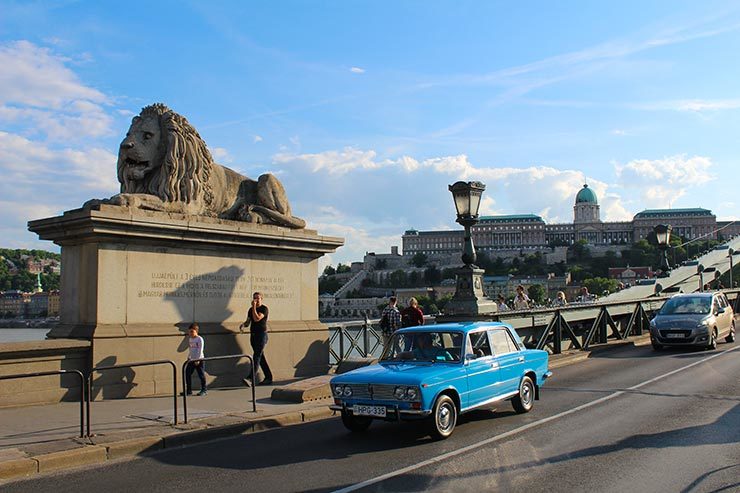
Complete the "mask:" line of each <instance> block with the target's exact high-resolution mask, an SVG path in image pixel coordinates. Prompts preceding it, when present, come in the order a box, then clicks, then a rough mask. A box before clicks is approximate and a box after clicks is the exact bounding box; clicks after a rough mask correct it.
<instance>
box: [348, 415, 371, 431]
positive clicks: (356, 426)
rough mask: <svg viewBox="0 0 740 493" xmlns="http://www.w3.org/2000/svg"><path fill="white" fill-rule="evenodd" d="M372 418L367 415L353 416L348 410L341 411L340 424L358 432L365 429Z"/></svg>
mask: <svg viewBox="0 0 740 493" xmlns="http://www.w3.org/2000/svg"><path fill="white" fill-rule="evenodd" d="M372 422H373V418H368V417H367V416H355V415H353V414H352V413H350V412H347V411H342V424H344V426H345V427H346V428H347V429H348V430H349V431H352V432H355V433H359V432H363V431H367V429H368V428H369V427H370V423H372Z"/></svg>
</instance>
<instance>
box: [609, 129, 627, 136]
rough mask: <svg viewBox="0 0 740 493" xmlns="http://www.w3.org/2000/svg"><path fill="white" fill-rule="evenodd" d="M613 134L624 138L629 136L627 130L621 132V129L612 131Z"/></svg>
mask: <svg viewBox="0 0 740 493" xmlns="http://www.w3.org/2000/svg"><path fill="white" fill-rule="evenodd" d="M611 134H612V135H619V136H624V135H627V132H626V131H625V130H621V129H618V128H616V129H614V130H612V131H611Z"/></svg>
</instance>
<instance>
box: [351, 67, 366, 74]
mask: <svg viewBox="0 0 740 493" xmlns="http://www.w3.org/2000/svg"><path fill="white" fill-rule="evenodd" d="M349 71H350V72H352V73H353V74H364V73H365V69H364V68H360V67H352V68H351V69H349Z"/></svg>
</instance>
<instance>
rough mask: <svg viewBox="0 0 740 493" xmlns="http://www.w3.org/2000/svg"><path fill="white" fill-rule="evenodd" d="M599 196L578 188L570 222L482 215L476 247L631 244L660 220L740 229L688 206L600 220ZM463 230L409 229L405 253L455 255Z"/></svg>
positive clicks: (683, 229) (687, 232)
mask: <svg viewBox="0 0 740 493" xmlns="http://www.w3.org/2000/svg"><path fill="white" fill-rule="evenodd" d="M599 209H600V208H599V202H598V200H597V197H596V194H595V193H594V191H593V190H592V189H591V188H589V186H588V185H583V188H581V189H580V190H579V191H578V193H577V194H576V199H575V204H574V205H573V222H572V223H562V224H557V223H556V224H546V223H545V221H544V220H543V219H542V218H541V217H540V216H537V215H535V214H513V215H502V216H481V217H480V218H479V221H478V223H477V224H476V225H474V226H473V227H472V228H471V235H472V237H473V243H474V244H475V246H476V249H477V250H479V251H483V252H490V251H496V250H540V249H544V248H547V247H549V246H550V245H557V244H561V245H572V244H573V243H575V242H577V241H580V240H585V241H586V242H587V243H589V244H591V245H603V246H608V245H615V244H623V245H624V244H631V243H634V242H637V241H640V240H642V239H645V238H647V236H648V234H649V233H650V232H652V231H653V228H654V227H655V226H657V225H658V224H670V225H671V226H672V227H673V234H674V235H676V236H681V237H683V238H685V239H687V240H693V239H697V238H704V239H717V238H718V235H717V229H718V227H722V228H723V229H722V230H721V232H722V236H723V237H729V236H734V235H736V234H739V233H740V225H739V224H737V223H735V222H734V221H727V222H721V223H718V222H717V218H716V216H715V215H714V214H712V211H709V210H707V209H701V208H691V209H648V210H644V211H642V212H638V213H637V214H636V215H635V216H634V218H633V220H632V221H615V222H604V221H602V220H601V215H600V210H599ZM463 236H464V232H463V231H462V230H450V231H417V230H415V229H411V230H408V231H406V232H405V233H404V235H403V236H402V242H403V256H404V257H406V256H413V255H415V254H416V253H423V254H425V255H427V256H428V257H430V258H434V257H435V256H438V255H440V256H441V255H459V253H460V251H461V250H462V246H463V245H462V243H463V239H464V238H463Z"/></svg>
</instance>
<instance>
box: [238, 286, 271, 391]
mask: <svg viewBox="0 0 740 493" xmlns="http://www.w3.org/2000/svg"><path fill="white" fill-rule="evenodd" d="M269 314H270V310H269V309H268V308H267V305H263V304H262V293H260V292H259V291H258V292H255V293H254V294H253V295H252V306H250V307H249V311H248V312H247V320H246V321H245V322H244V323H243V324H241V325H240V326H239V330H243V329H244V327H246V326H247V325H251V327H252V328H251V329H250V334H249V343H250V344H251V345H252V351H254V358H253V362H254V369H255V371H257V368H261V369H262V373H263V374H264V378H263V379H262V381H261V382H259V385H270V384H271V383H272V371H270V366H269V365H268V364H267V358H266V357H265V354H264V352H265V346H267V317H268V316H269ZM249 379H251V380H252V384H256V383H257V380H256V377H255V375H250V376H249ZM245 383H247V384H248V382H245Z"/></svg>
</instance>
